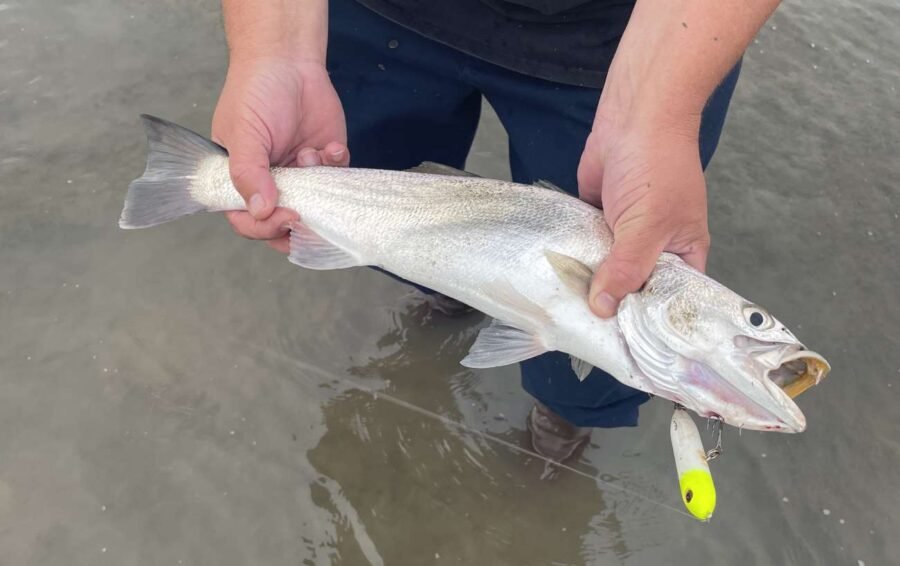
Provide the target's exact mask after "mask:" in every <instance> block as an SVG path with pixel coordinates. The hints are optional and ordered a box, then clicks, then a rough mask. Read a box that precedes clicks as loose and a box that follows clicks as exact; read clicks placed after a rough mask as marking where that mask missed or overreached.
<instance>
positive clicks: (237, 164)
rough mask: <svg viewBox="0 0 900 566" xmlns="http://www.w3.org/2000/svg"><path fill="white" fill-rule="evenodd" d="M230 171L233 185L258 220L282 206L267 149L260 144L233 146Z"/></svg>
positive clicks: (230, 151)
mask: <svg viewBox="0 0 900 566" xmlns="http://www.w3.org/2000/svg"><path fill="white" fill-rule="evenodd" d="M226 147H227V146H226ZM228 169H229V172H230V174H231V182H232V183H234V186H235V188H236V189H237V191H238V192H239V193H241V196H242V197H244V201H245V202H246V203H247V210H248V211H249V212H250V214H252V215H253V217H254V218H256V219H257V220H265V219H266V218H268V217H269V216H271V215H272V212H273V211H274V210H275V205H276V204H278V189H277V188H276V187H275V180H274V179H273V178H272V174H271V173H270V172H269V152H268V150H267V149H266V147H265V146H264V145H263V144H262V143H259V142H257V143H245V144H240V145H235V144H232V147H229V148H228Z"/></svg>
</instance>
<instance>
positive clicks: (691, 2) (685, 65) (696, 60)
mask: <svg viewBox="0 0 900 566" xmlns="http://www.w3.org/2000/svg"><path fill="white" fill-rule="evenodd" d="M778 3H779V0H753V1H750V2H748V1H747V0H638V1H637V4H636V5H635V8H634V11H633V13H632V16H631V19H630V20H629V22H628V26H627V28H626V30H625V34H624V36H623V37H622V41H621V42H620V44H619V48H618V50H617V52H616V56H615V57H614V59H613V63H612V65H611V67H610V71H609V74H608V76H607V80H606V84H605V86H604V92H603V94H602V96H601V99H600V108H599V109H598V120H600V119H603V120H612V121H613V122H622V121H627V122H629V124H628V126H631V127H644V126H648V125H649V127H659V126H661V125H665V124H671V125H672V126H673V127H678V128H684V129H685V130H687V131H690V130H693V129H695V128H698V127H699V123H700V114H701V112H702V110H703V106H704V104H705V103H706V101H707V99H708V98H709V96H710V95H711V94H712V92H713V90H714V89H715V88H716V86H717V85H718V84H719V81H721V79H722V78H723V77H724V76H725V75H726V74H727V73H728V71H729V70H730V69H731V68H732V67H733V66H734V65H735V63H736V62H737V61H738V59H739V58H740V56H741V54H742V53H743V52H744V50H745V49H746V47H747V45H749V43H750V42H751V41H752V40H753V37H754V35H755V34H756V33H757V31H759V28H760V27H761V26H762V25H763V23H765V21H766V19H767V18H768V17H769V16H770V15H771V13H772V12H773V11H774V10H775V8H776V7H777V6H778ZM621 125H623V126H624V125H625V124H621Z"/></svg>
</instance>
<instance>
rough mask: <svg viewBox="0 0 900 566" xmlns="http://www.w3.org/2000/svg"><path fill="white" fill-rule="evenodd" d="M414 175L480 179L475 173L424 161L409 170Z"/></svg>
mask: <svg viewBox="0 0 900 566" xmlns="http://www.w3.org/2000/svg"><path fill="white" fill-rule="evenodd" d="M407 171H410V172H412V173H427V174H429V175H449V176H451V177H479V175H476V174H475V173H469V172H468V171H463V170H462V169H457V168H456V167H450V166H449V165H443V164H441V163H435V162H434V161H423V162H422V163H420V164H418V165H416V166H415V167H412V168H411V169H407Z"/></svg>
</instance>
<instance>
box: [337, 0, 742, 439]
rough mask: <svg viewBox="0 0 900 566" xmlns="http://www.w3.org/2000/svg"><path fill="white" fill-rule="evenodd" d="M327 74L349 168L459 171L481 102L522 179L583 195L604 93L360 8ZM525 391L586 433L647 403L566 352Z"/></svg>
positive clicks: (717, 101)
mask: <svg viewBox="0 0 900 566" xmlns="http://www.w3.org/2000/svg"><path fill="white" fill-rule="evenodd" d="M329 5H330V36H329V47H328V69H329V71H330V73H331V78H332V81H333V83H334V86H335V88H336V89H337V92H338V95H339V96H340V98H341V102H342V103H343V105H344V111H345V113H346V116H347V128H348V137H349V140H348V145H349V147H350V153H351V159H352V165H353V166H355V167H374V168H382V169H395V170H400V169H407V168H410V167H413V166H415V165H418V164H419V163H421V162H422V161H435V162H438V163H444V164H446V165H450V166H452V167H457V168H460V169H462V168H463V167H464V166H465V162H466V156H467V155H468V153H469V149H470V147H471V144H472V140H473V138H474V137H475V130H476V128H477V127H478V121H479V114H480V112H481V100H482V96H483V97H485V98H486V99H487V100H488V102H490V104H491V106H492V107H493V108H494V109H495V110H496V112H497V115H498V116H499V117H500V120H501V121H502V123H503V126H504V128H506V131H507V133H508V134H509V159H510V168H511V170H512V177H513V180H515V181H517V182H520V183H533V182H534V181H536V180H538V179H546V180H549V181H551V182H553V183H555V184H557V185H558V186H560V187H562V188H563V189H565V190H566V191H569V192H571V193H572V194H577V190H578V184H577V182H576V178H575V175H576V171H577V170H578V161H579V158H580V157H581V152H582V150H583V149H584V143H585V140H586V139H587V136H588V134H589V133H590V131H591V125H592V123H593V119H594V112H595V111H596V109H597V102H598V100H599V97H600V91H599V90H598V89H592V88H583V87H576V86H570V85H565V84H559V83H553V82H549V81H545V80H541V79H536V78H532V77H529V76H526V75H522V74H519V73H516V72H512V71H508V70H506V69H503V68H501V67H498V66H496V65H492V64H490V63H486V62H484V61H482V60H480V59H477V58H475V57H472V56H469V55H466V54H465V53H462V52H460V51H457V50H455V49H452V48H450V47H447V46H445V45H443V44H441V43H438V42H436V41H432V40H429V39H427V38H425V37H423V36H421V35H419V34H417V33H415V32H412V31H410V30H408V29H406V28H403V27H401V26H398V25H396V24H394V23H393V22H390V21H388V20H387V19H385V18H382V17H381V16H378V15H377V14H375V13H373V12H371V11H369V10H368V9H367V8H364V7H362V6H360V5H358V4H357V3H356V2H354V1H353V0H332V1H331V2H330V4H329ZM738 73H739V66H738V67H736V68H735V69H734V70H733V71H732V72H731V73H730V74H729V76H728V77H727V78H726V79H725V81H723V83H722V85H721V86H720V87H719V88H718V90H717V91H716V92H715V94H714V95H713V96H712V97H711V99H710V101H709V103H708V104H707V107H706V110H705V112H704V114H703V120H702V126H701V131H700V153H701V158H702V161H703V166H704V167H706V165H707V164H708V163H709V160H710V159H711V158H712V155H713V152H714V151H715V147H716V145H717V143H718V141H719V134H720V132H721V130H722V126H723V124H724V121H725V114H726V111H727V108H728V103H729V100H730V99H731V94H732V92H733V91H734V86H735V83H736V82H737V77H738ZM521 369H522V386H523V387H524V388H525V390H526V391H528V392H529V393H530V394H531V395H532V396H534V397H535V398H537V399H538V400H540V401H541V402H542V403H544V404H545V405H547V406H548V407H550V408H551V409H552V410H553V411H555V412H556V413H558V414H560V415H561V416H563V417H564V418H566V419H567V420H568V421H570V422H572V423H573V424H576V425H579V426H595V427H618V426H635V425H636V424H637V419H638V406H639V405H641V404H642V403H644V402H646V401H647V400H648V399H649V396H648V395H647V394H646V393H642V392H640V391H637V390H635V389H632V388H630V387H626V386H625V385H623V384H621V383H620V382H619V381H617V380H616V379H614V378H613V377H611V376H610V375H609V374H607V373H605V372H602V371H600V370H597V369H595V370H594V371H592V372H591V374H590V375H589V376H588V377H587V379H585V380H584V381H579V380H578V378H577V377H575V374H574V373H573V371H572V369H571V367H570V361H569V357H568V356H567V355H564V354H562V353H559V352H552V353H548V354H544V355H542V356H539V357H537V358H534V359H531V360H528V361H525V362H522V364H521Z"/></svg>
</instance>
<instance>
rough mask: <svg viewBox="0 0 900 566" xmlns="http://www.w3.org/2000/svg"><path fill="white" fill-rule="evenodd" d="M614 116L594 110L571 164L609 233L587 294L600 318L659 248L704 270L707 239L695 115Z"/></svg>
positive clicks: (649, 266) (640, 278)
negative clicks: (664, 119)
mask: <svg viewBox="0 0 900 566" xmlns="http://www.w3.org/2000/svg"><path fill="white" fill-rule="evenodd" d="M616 122H617V120H615V119H613V118H609V117H607V116H606V115H604V113H603V111H602V110H601V111H599V112H598V114H597V119H596V121H595V123H594V128H593V131H592V132H591V134H590V136H589V137H588V140H587V143H586V145H585V149H584V153H583V154H582V156H581V162H580V164H579V167H578V187H579V193H580V196H581V198H582V199H583V200H585V201H587V202H589V203H591V204H593V205H595V206H601V205H602V208H603V212H604V215H605V217H606V222H607V223H608V224H609V226H610V228H611V229H612V231H613V235H614V243H613V246H612V250H611V251H610V254H609V256H608V257H607V258H606V260H604V261H603V263H602V264H601V265H600V267H599V268H598V270H597V272H596V273H595V274H594V279H593V281H592V282H591V290H590V294H589V297H590V299H589V304H590V306H591V309H592V310H593V311H594V313H595V314H597V315H598V316H600V317H603V318H608V317H611V316H614V315H615V314H616V312H617V309H618V304H619V302H620V301H621V300H622V299H623V298H624V297H625V295H627V294H628V293H631V292H634V291H637V290H638V289H640V287H641V286H642V285H643V284H644V282H646V280H647V278H648V277H649V276H650V273H651V272H652V271H653V268H654V266H655V264H656V261H657V259H659V256H660V254H661V253H662V252H664V251H667V252H672V253H675V254H678V255H680V256H681V257H682V259H684V260H685V261H686V262H687V263H689V264H690V265H692V266H693V267H695V268H697V269H699V270H701V271H703V270H704V269H705V267H706V258H707V254H708V253H709V244H710V237H709V229H708V226H707V210H706V181H705V179H704V176H703V168H702V166H701V163H700V152H699V146H698V141H697V136H698V134H697V130H698V128H699V123H698V122H699V120H687V121H686V122H683V123H679V124H678V125H674V124H672V123H665V124H663V123H659V122H657V123H655V124H648V125H634V124H630V125H626V126H622V125H621V121H619V124H617V123H616ZM695 122H696V123H695Z"/></svg>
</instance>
